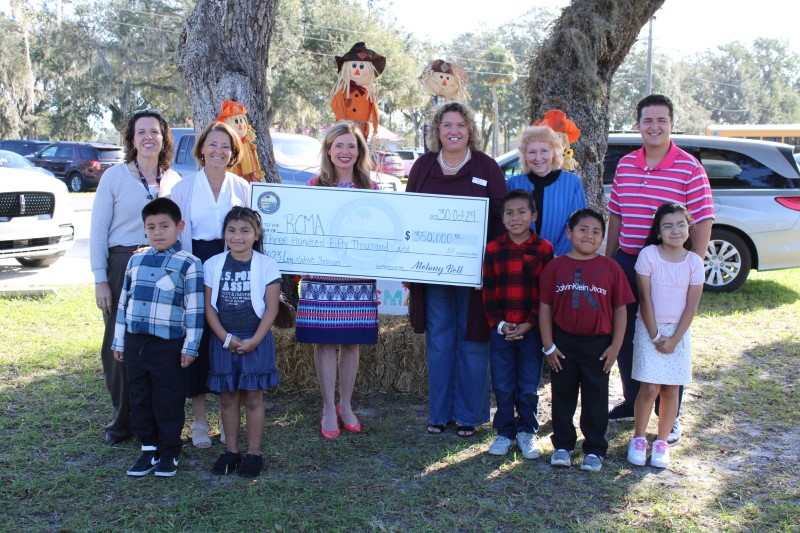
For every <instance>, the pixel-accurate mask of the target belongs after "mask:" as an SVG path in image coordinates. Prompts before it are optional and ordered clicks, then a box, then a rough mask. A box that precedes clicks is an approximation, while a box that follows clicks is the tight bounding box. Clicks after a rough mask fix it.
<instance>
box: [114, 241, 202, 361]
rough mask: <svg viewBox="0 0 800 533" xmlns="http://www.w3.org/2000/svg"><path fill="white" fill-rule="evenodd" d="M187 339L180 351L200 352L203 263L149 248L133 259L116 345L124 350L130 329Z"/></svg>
mask: <svg viewBox="0 0 800 533" xmlns="http://www.w3.org/2000/svg"><path fill="white" fill-rule="evenodd" d="M126 331H128V332H129V333H143V334H147V335H154V336H156V337H161V338H162V339H180V338H182V337H184V336H185V337H186V340H185V341H184V343H183V349H182V350H181V353H185V354H187V355H191V356H195V357H196V356H197V348H198V347H199V346H200V337H201V336H202V334H203V264H202V263H201V262H200V260H199V259H198V258H196V257H195V256H193V255H192V254H190V253H189V252H185V251H183V250H181V245H180V242H177V243H175V244H174V245H173V246H172V247H171V248H169V249H168V250H166V251H164V252H159V251H158V250H156V249H155V248H150V249H149V250H148V251H147V252H144V253H141V254H135V255H134V256H133V257H131V259H130V261H128V268H127V269H126V271H125V282H124V284H123V286H122V294H121V296H120V298H119V308H118V309H117V323H116V327H115V328H114V342H113V343H112V345H111V349H112V350H115V351H120V352H123V351H125V332H126Z"/></svg>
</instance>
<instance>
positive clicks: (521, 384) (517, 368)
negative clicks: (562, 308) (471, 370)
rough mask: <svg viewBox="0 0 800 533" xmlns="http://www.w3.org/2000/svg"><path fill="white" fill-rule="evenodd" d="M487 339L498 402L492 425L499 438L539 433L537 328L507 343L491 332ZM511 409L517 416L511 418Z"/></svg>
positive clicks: (539, 340)
mask: <svg viewBox="0 0 800 533" xmlns="http://www.w3.org/2000/svg"><path fill="white" fill-rule="evenodd" d="M491 334H492V337H491V339H490V340H489V362H490V366H491V368H492V390H493V391H494V400H495V403H497V411H496V412H495V413H494V422H493V424H492V425H493V426H494V428H495V430H497V434H498V435H502V436H504V437H506V438H509V439H514V438H515V437H516V436H517V432H525V433H536V432H537V431H539V420H538V419H537V417H536V415H537V412H538V410H539V394H538V392H539V381H540V380H541V378H542V365H543V364H544V355H543V354H542V336H541V334H540V333H539V330H538V328H537V329H534V330H532V331H530V332H528V333H527V334H526V335H525V336H524V337H523V338H522V340H518V341H507V340H506V338H505V336H504V335H500V334H499V333H497V330H496V329H494V330H492V333H491ZM514 408H516V410H517V416H516V417H515V416H514Z"/></svg>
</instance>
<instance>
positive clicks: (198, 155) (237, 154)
mask: <svg viewBox="0 0 800 533" xmlns="http://www.w3.org/2000/svg"><path fill="white" fill-rule="evenodd" d="M212 131H221V132H223V133H225V134H227V135H228V137H229V138H230V140H231V159H230V161H228V165H227V167H228V168H231V167H233V166H234V165H235V164H236V163H238V162H239V160H240V159H241V158H242V141H241V140H240V139H239V136H238V135H236V132H235V131H233V128H231V127H230V126H228V125H227V124H225V123H224V122H212V123H211V124H209V125H208V126H206V127H205V128H203V131H202V132H200V136H199V137H198V138H197V141H196V142H195V143H194V148H192V155H193V156H194V158H195V159H196V160H197V164H198V165H200V167H201V168H202V167H204V166H206V160H205V157H204V156H203V145H204V144H205V143H206V138H207V137H208V136H209V134H210V133H211V132H212Z"/></svg>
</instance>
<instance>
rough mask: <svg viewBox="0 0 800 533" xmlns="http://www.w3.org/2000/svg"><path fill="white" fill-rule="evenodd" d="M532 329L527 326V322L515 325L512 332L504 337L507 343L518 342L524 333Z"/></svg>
mask: <svg viewBox="0 0 800 533" xmlns="http://www.w3.org/2000/svg"><path fill="white" fill-rule="evenodd" d="M532 329H533V326H532V325H530V324H528V323H527V322H523V323H522V324H515V325H514V331H512V332H511V333H508V334H507V335H506V340H507V341H518V340H520V339H522V338H523V337H524V336H525V334H526V333H528V332H529V331H530V330H532Z"/></svg>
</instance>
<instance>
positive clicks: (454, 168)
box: [439, 147, 472, 173]
mask: <svg viewBox="0 0 800 533" xmlns="http://www.w3.org/2000/svg"><path fill="white" fill-rule="evenodd" d="M470 157H472V152H470V150H469V147H467V155H466V156H464V159H463V161H461V163H459V164H457V165H455V166H453V165H448V164H447V163H445V162H444V156H443V155H442V152H439V166H440V167H442V170H444V171H445V172H453V173H456V172H458V171H459V170H461V167H463V166H464V165H466V164H467V161H469V158H470Z"/></svg>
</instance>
